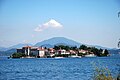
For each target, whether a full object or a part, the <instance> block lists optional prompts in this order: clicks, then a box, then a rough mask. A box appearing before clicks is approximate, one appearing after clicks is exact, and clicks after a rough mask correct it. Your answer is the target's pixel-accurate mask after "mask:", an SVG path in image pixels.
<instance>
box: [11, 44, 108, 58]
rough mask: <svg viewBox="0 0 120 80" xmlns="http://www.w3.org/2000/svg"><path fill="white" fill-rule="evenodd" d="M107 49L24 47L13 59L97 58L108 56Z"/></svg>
mask: <svg viewBox="0 0 120 80" xmlns="http://www.w3.org/2000/svg"><path fill="white" fill-rule="evenodd" d="M108 55H109V52H108V51H107V49H105V50H103V49H97V48H95V47H87V46H85V45H81V46H80V47H79V48H77V47H76V46H74V47H70V46H64V45H58V46H54V48H46V47H34V46H24V47H22V48H21V49H17V52H16V53H13V54H12V55H11V57H12V58H62V57H77V58H81V57H96V56H100V57H101V56H108Z"/></svg>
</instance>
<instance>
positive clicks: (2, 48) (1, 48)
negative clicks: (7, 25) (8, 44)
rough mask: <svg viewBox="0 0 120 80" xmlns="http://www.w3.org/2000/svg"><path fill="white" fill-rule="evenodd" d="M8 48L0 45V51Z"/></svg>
mask: <svg viewBox="0 0 120 80" xmlns="http://www.w3.org/2000/svg"><path fill="white" fill-rule="evenodd" d="M7 49H8V48H5V47H0V51H6V50H7Z"/></svg>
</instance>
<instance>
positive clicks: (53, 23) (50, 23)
mask: <svg viewBox="0 0 120 80" xmlns="http://www.w3.org/2000/svg"><path fill="white" fill-rule="evenodd" d="M61 27H63V26H62V25H61V24H60V23H59V22H57V21H56V20H54V19H51V20H50V21H48V22H46V23H44V24H42V25H39V26H38V27H36V28H35V30H34V31H36V32H41V31H43V30H44V29H47V28H61Z"/></svg>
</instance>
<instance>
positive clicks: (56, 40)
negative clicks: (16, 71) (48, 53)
mask: <svg viewBox="0 0 120 80" xmlns="http://www.w3.org/2000/svg"><path fill="white" fill-rule="evenodd" d="M54 45H67V46H77V47H79V46H80V45H82V43H79V42H76V41H74V40H71V39H68V38H65V37H53V38H50V39H47V40H44V41H41V42H38V43H36V44H35V45H32V44H17V45H13V46H11V47H8V48H4V47H0V55H3V54H7V55H11V54H12V53H13V52H16V48H22V47H23V46H37V47H40V46H42V47H47V48H50V47H54ZM85 45H87V44H85ZM87 46H93V47H96V48H102V49H109V48H106V47H102V46H98V45H87Z"/></svg>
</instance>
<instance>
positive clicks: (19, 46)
mask: <svg viewBox="0 0 120 80" xmlns="http://www.w3.org/2000/svg"><path fill="white" fill-rule="evenodd" d="M23 46H33V45H32V44H22V43H20V44H16V45H13V46H11V47H9V48H8V49H13V48H22V47H23Z"/></svg>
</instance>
